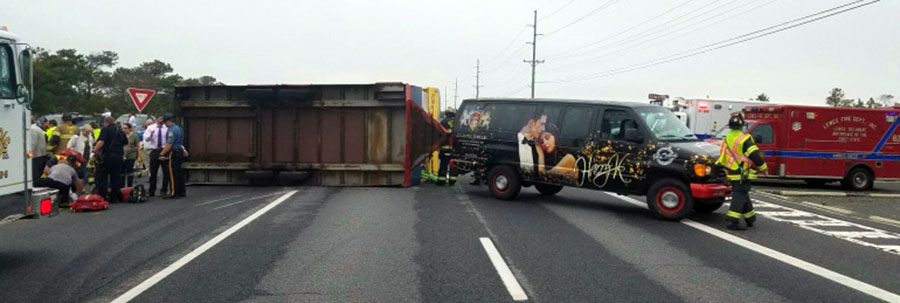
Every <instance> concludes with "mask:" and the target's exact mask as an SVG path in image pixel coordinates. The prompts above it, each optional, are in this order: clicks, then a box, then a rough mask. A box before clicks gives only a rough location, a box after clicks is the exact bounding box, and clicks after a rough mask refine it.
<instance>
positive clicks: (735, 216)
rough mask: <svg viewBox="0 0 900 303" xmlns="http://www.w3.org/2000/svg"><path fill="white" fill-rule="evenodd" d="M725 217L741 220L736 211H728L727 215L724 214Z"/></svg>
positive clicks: (739, 214)
mask: <svg viewBox="0 0 900 303" xmlns="http://www.w3.org/2000/svg"><path fill="white" fill-rule="evenodd" d="M725 215H726V216H728V217H731V218H735V219H740V218H741V213H739V212H736V211H730V210H729V211H728V213H726V214H725Z"/></svg>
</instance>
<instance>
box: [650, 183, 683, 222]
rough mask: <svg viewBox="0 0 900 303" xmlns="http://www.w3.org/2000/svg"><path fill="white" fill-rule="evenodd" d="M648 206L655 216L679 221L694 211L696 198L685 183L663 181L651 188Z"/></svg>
mask: <svg viewBox="0 0 900 303" xmlns="http://www.w3.org/2000/svg"><path fill="white" fill-rule="evenodd" d="M647 206H648V207H649V208H650V211H651V212H652V213H653V215H655V216H657V217H659V218H663V219H666V220H676V221H677V220H681V218H684V216H687V215H688V214H689V213H690V212H691V211H693V210H694V197H692V196H691V194H690V191H688V188H687V186H686V185H684V182H681V181H678V180H675V179H662V180H659V181H656V183H654V184H653V185H652V186H650V190H649V191H648V192H647Z"/></svg>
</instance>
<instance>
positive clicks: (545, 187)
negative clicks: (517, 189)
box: [534, 183, 563, 196]
mask: <svg viewBox="0 0 900 303" xmlns="http://www.w3.org/2000/svg"><path fill="white" fill-rule="evenodd" d="M534 189H537V191H538V192H540V193H541V194H542V195H545V196H552V195H555V194H556V193H558V192H559V191H561V190H562V189H563V187H562V186H559V185H550V184H542V183H535V184H534Z"/></svg>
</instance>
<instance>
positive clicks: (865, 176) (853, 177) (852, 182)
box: [841, 166, 875, 190]
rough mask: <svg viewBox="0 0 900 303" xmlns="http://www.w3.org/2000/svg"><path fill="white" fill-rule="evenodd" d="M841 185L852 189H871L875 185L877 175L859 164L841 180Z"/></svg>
mask: <svg viewBox="0 0 900 303" xmlns="http://www.w3.org/2000/svg"><path fill="white" fill-rule="evenodd" d="M841 185H843V186H844V187H846V188H848V189H852V190H869V189H872V186H873V185H875V176H874V175H872V172H871V171H869V170H868V169H866V168H865V167H861V166H857V167H855V168H853V169H851V170H850V172H849V173H847V176H846V177H844V180H841Z"/></svg>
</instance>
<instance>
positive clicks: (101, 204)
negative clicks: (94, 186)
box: [69, 195, 109, 212]
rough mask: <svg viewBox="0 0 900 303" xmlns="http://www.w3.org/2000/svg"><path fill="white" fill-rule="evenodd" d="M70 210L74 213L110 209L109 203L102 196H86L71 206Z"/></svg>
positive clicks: (79, 198)
mask: <svg viewBox="0 0 900 303" xmlns="http://www.w3.org/2000/svg"><path fill="white" fill-rule="evenodd" d="M69 208H70V209H71V210H72V212H81V211H95V210H104V209H108V208H109V202H107V201H106V200H105V199H103V197H101V196H100V195H84V196H81V197H78V199H77V200H75V202H72V203H71V204H69Z"/></svg>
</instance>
